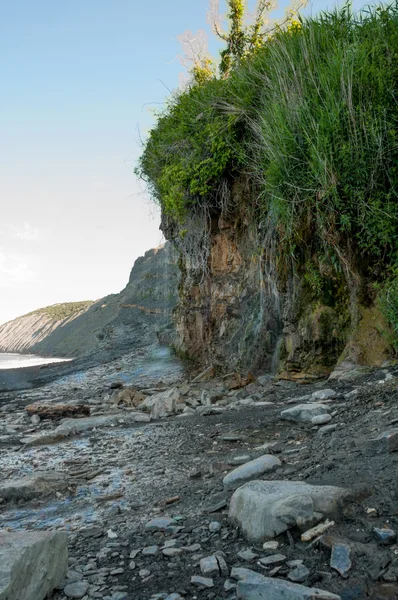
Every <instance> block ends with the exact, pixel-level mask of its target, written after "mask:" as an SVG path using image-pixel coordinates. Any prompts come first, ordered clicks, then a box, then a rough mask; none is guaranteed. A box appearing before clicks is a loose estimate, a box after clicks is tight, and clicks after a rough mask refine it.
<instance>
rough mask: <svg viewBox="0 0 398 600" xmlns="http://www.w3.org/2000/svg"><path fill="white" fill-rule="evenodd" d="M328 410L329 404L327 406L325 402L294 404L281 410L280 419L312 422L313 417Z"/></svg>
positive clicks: (326, 412)
mask: <svg viewBox="0 0 398 600" xmlns="http://www.w3.org/2000/svg"><path fill="white" fill-rule="evenodd" d="M329 411H330V406H327V405H326V404H317V403H308V404H296V406H292V407H291V408H286V409H285V410H283V411H282V412H281V419H285V420H286V421H294V422H296V423H312V419H313V418H314V417H318V416H319V415H325V414H328V413H329Z"/></svg>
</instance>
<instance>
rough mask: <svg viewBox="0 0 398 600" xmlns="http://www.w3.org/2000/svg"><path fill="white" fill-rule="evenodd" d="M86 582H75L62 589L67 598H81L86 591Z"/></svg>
mask: <svg viewBox="0 0 398 600" xmlns="http://www.w3.org/2000/svg"><path fill="white" fill-rule="evenodd" d="M88 585H89V584H88V581H76V582H75V583H71V584H70V585H67V586H65V587H64V594H65V596H66V597H67V598H83V596H85V595H86V592H87V590H88Z"/></svg>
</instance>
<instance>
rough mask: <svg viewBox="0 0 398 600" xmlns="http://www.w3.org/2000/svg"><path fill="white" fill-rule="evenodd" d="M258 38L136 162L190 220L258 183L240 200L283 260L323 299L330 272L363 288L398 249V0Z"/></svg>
mask: <svg viewBox="0 0 398 600" xmlns="http://www.w3.org/2000/svg"><path fill="white" fill-rule="evenodd" d="M238 37H239V36H238ZM257 46H258V47H256V49H255V51H253V52H249V53H246V54H245V53H243V56H242V57H241V58H240V60H239V61H235V63H233V64H232V65H231V66H230V67H228V69H226V71H227V72H228V73H229V74H228V77H223V78H222V79H218V78H217V77H215V76H212V77H211V78H210V79H208V80H206V81H203V82H202V83H201V84H200V85H199V84H196V85H195V84H193V85H192V86H191V87H190V88H189V89H188V90H186V91H184V92H182V93H179V94H175V95H174V96H173V97H172V98H171V99H170V100H169V102H168V104H167V107H166V109H165V110H164V112H162V113H161V114H159V115H158V122H157V125H156V127H155V128H154V129H153V130H152V131H151V133H150V136H149V138H148V140H147V143H146V145H145V147H144V151H143V154H142V157H141V159H140V163H139V167H138V169H137V172H138V173H139V175H140V176H141V177H142V178H143V179H144V180H146V182H147V183H148V184H149V187H150V189H151V191H152V193H153V196H154V198H155V199H156V200H157V201H158V202H159V203H160V205H161V207H162V210H163V212H164V214H165V215H167V216H168V218H169V219H170V220H172V221H174V222H175V223H177V224H178V225H179V228H180V229H182V230H183V231H185V230H186V229H187V228H189V222H190V219H191V220H192V216H194V215H198V214H203V208H206V210H207V211H208V212H209V211H210V212H212V214H217V213H219V214H220V213H221V214H222V213H223V211H228V210H234V209H236V206H231V205H228V202H231V200H230V198H231V194H229V195H228V194H225V187H226V185H227V187H229V189H231V187H232V185H233V183H234V182H235V183H236V182H237V181H239V180H240V181H249V187H250V194H249V196H248V194H245V195H242V198H241V202H242V203H243V204H244V205H245V210H246V211H250V213H251V214H252V215H253V220H254V221H255V222H257V223H258V224H260V225H261V224H263V225H265V227H262V229H263V230H264V229H268V230H269V229H270V228H272V229H273V230H274V232H275V235H276V236H277V240H278V251H279V257H280V261H279V262H280V265H279V267H280V268H281V269H283V268H284V267H283V265H282V262H283V261H284V262H285V263H289V265H290V266H289V268H290V269H291V268H294V269H296V270H297V269H299V270H300V269H301V272H302V273H303V274H304V277H305V279H306V281H307V282H308V284H309V286H310V287H311V288H312V289H313V291H314V296H320V295H322V294H324V293H325V281H326V280H327V279H328V280H329V281H330V280H332V281H334V282H335V287H336V289H338V288H341V280H342V279H344V281H345V282H346V283H347V288H348V294H350V295H351V296H352V295H353V294H355V293H358V289H359V287H360V281H361V280H363V279H365V278H366V279H367V280H369V279H370V281H383V279H385V278H386V276H387V274H388V273H390V272H391V270H392V269H393V268H394V266H395V263H396V261H397V256H398V254H397V252H398V202H397V200H398V198H397V190H398V128H397V118H398V4H397V3H395V4H393V5H391V6H389V7H382V6H380V7H378V8H375V9H372V10H369V11H365V12H362V13H360V14H359V15H354V14H352V12H351V11H350V9H349V7H348V6H346V7H344V8H343V9H342V10H340V11H336V12H332V13H323V14H321V15H320V16H319V17H317V18H313V19H308V20H305V21H300V22H299V23H297V22H296V23H293V24H290V26H289V27H288V28H286V29H285V30H281V29H279V30H277V31H275V32H274V34H273V36H272V37H269V38H268V39H267V41H266V43H265V44H260V45H257ZM237 52H238V51H237ZM239 52H240V51H239ZM240 54H242V53H240ZM184 236H185V233H184ZM261 243H262V242H261ZM292 265H293V267H292ZM326 287H327V285H326ZM329 287H330V286H329ZM368 289H369V287H368ZM395 291H398V288H397V290H395ZM332 295H333V294H332ZM365 300H366V299H365ZM397 331H398V329H397Z"/></svg>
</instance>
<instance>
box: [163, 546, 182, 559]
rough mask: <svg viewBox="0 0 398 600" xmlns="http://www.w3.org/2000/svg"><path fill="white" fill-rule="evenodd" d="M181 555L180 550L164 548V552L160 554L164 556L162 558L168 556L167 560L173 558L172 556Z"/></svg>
mask: <svg viewBox="0 0 398 600" xmlns="http://www.w3.org/2000/svg"><path fill="white" fill-rule="evenodd" d="M182 553H183V550H182V548H165V549H164V550H162V554H164V556H168V557H169V558H173V557H174V556H180V555H181V554H182Z"/></svg>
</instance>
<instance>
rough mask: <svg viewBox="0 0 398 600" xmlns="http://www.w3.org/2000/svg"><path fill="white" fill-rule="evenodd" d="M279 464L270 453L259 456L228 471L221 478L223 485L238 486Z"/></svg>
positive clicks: (226, 486)
mask: <svg viewBox="0 0 398 600" xmlns="http://www.w3.org/2000/svg"><path fill="white" fill-rule="evenodd" d="M281 464H282V463H281V461H280V460H279V458H277V457H276V456H273V455H272V454H264V456H259V457H258V458H255V459H254V460H251V461H250V462H247V463H246V464H244V465H241V466H239V467H237V468H236V469H234V470H233V471H230V473H228V474H227V475H226V476H225V477H224V479H223V484H224V487H225V488H227V489H231V488H234V487H238V485H241V484H242V483H244V482H245V481H251V480H252V479H257V478H258V477H261V475H264V473H267V472H269V471H273V470H274V469H276V467H280V466H281Z"/></svg>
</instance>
